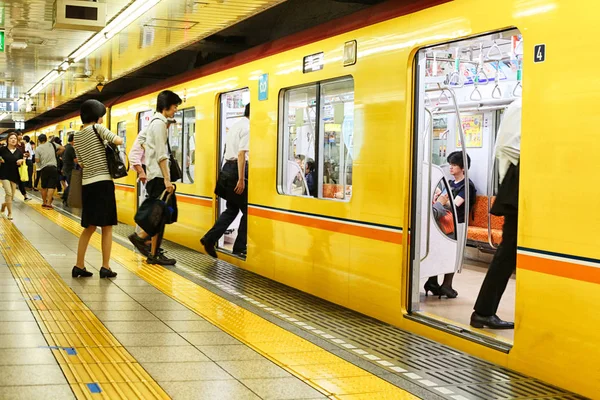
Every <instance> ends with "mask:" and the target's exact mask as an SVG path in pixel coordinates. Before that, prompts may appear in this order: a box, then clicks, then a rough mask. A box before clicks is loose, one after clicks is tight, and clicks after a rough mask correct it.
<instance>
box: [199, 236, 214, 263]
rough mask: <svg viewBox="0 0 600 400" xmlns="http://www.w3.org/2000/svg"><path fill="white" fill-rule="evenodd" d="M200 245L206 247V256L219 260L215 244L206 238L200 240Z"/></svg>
mask: <svg viewBox="0 0 600 400" xmlns="http://www.w3.org/2000/svg"><path fill="white" fill-rule="evenodd" d="M200 243H201V244H202V246H204V251H206V254H208V255H209V256H211V257H212V258H218V257H217V251H216V250H215V244H214V243H210V242H208V241H207V240H205V239H204V238H202V239H200Z"/></svg>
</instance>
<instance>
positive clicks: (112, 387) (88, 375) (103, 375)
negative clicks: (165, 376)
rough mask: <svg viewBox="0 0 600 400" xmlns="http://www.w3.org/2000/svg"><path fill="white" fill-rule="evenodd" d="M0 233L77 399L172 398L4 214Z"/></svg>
mask: <svg viewBox="0 0 600 400" xmlns="http://www.w3.org/2000/svg"><path fill="white" fill-rule="evenodd" d="M0 238H2V239H4V240H2V241H0V251H1V252H2V255H3V256H4V258H5V260H6V262H7V264H8V266H9V269H10V271H11V272H12V274H13V276H14V278H15V280H16V281H17V284H18V286H19V288H20V290H21V292H22V293H23V294H24V296H25V297H28V298H32V299H34V300H27V303H28V305H29V308H30V309H31V311H32V313H33V316H34V317H35V319H36V321H37V323H38V324H39V326H40V328H41V330H42V334H43V335H44V337H45V339H46V341H47V342H48V347H49V348H50V349H51V350H52V353H53V354H54V357H56V360H57V361H58V363H59V365H60V368H61V369H62V371H63V373H64V374H65V377H66V378H67V381H68V382H69V385H70V386H71V389H72V390H73V392H74V394H75V396H76V397H77V398H78V399H92V398H101V399H124V400H129V399H169V398H170V397H169V396H168V395H167V393H166V392H165V391H164V390H163V389H162V388H161V387H160V386H159V385H158V384H157V383H156V382H155V381H154V380H153V379H152V377H151V376H150V375H149V374H148V373H147V372H146V371H145V370H144V369H143V368H142V367H141V365H140V364H138V363H137V362H136V360H135V359H134V358H133V357H132V356H131V355H130V354H129V353H128V352H127V350H125V348H124V347H122V346H121V344H120V343H119V342H118V341H117V339H115V337H114V336H113V335H112V334H111V333H110V332H109V330H108V329H107V328H106V327H105V326H104V325H103V324H102V323H101V322H100V320H99V319H98V318H97V317H96V316H95V315H94V313H93V312H92V311H90V310H89V309H88V308H87V307H86V305H85V304H84V303H83V302H82V301H81V299H80V298H79V297H78V296H77V295H76V294H75V293H74V292H73V291H72V290H71V288H69V287H68V286H67V284H66V283H65V281H64V280H63V279H62V278H61V277H60V275H58V273H57V272H56V271H55V270H54V269H53V268H52V267H51V266H50V265H49V264H48V263H47V262H46V260H45V259H44V258H43V257H42V256H41V254H40V253H39V252H38V251H37V250H36V249H35V247H33V245H32V244H31V243H30V242H29V241H28V240H27V239H26V238H25V237H24V236H23V234H22V233H21V232H20V231H19V230H18V229H17V228H16V227H15V226H14V225H13V224H12V223H11V222H9V221H8V220H6V219H4V218H0ZM7 243H10V244H11V246H7V245H6V244H7ZM95 279H98V278H97V277H95ZM35 299H37V300H35ZM67 350H69V351H67Z"/></svg>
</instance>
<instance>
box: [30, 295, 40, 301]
mask: <svg viewBox="0 0 600 400" xmlns="http://www.w3.org/2000/svg"><path fill="white" fill-rule="evenodd" d="M32 299H33V300H42V296H40V295H39V294H36V295H35V296H33V297H32Z"/></svg>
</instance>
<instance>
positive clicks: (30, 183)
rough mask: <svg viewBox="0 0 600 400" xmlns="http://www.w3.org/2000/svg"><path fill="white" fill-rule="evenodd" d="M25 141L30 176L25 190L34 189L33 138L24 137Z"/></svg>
mask: <svg viewBox="0 0 600 400" xmlns="http://www.w3.org/2000/svg"><path fill="white" fill-rule="evenodd" d="M23 140H25V155H26V156H27V159H26V162H27V174H28V175H29V180H28V181H27V182H25V188H28V189H31V188H32V187H33V181H32V178H33V160H34V158H33V142H32V141H31V138H30V137H29V136H27V135H25V136H23Z"/></svg>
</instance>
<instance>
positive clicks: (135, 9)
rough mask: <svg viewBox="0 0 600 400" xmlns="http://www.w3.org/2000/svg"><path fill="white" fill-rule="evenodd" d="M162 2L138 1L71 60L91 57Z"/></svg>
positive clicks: (49, 80) (42, 84)
mask: <svg viewBox="0 0 600 400" xmlns="http://www.w3.org/2000/svg"><path fill="white" fill-rule="evenodd" d="M160 1H161V0H136V1H134V2H133V4H131V5H130V6H129V7H127V8H126V9H125V10H123V11H122V12H121V13H120V14H119V15H117V16H116V17H115V18H113V19H112V21H110V22H109V23H108V25H106V26H105V27H104V29H102V30H101V31H100V32H98V33H97V34H95V35H94V36H93V37H92V38H91V39H90V40H88V41H87V42H85V43H84V44H82V45H81V46H80V47H79V48H78V49H77V50H75V51H74V52H73V53H71V55H70V56H69V60H72V61H73V62H79V61H81V60H83V59H84V58H86V57H87V56H89V55H90V54H91V53H93V52H94V51H96V50H97V49H99V48H100V46H102V45H103V44H104V43H106V42H107V41H108V40H110V39H111V38H112V37H113V36H115V35H116V34H117V33H119V32H121V31H122V30H123V29H125V28H127V27H128V26H129V25H130V24H131V23H132V22H133V21H135V20H137V19H138V18H139V17H141V16H142V15H144V14H145V13H146V12H147V11H148V10H150V9H151V8H152V7H154V6H155V5H157V4H158V3H160ZM70 66H71V62H70V61H68V60H65V61H63V62H62V63H61V64H60V65H59V67H58V70H53V71H51V72H50V73H49V74H48V75H46V76H45V77H44V78H43V79H42V80H41V81H39V82H38V83H36V84H35V85H34V86H33V87H32V88H31V89H30V90H29V91H28V92H27V95H28V96H31V97H33V96H35V95H36V94H38V93H39V92H41V91H42V90H44V88H45V87H46V86H48V85H49V84H50V83H52V81H54V80H55V79H56V78H58V77H59V76H61V75H62V74H64V72H65V71H66V70H67V69H69V67H70Z"/></svg>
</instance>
